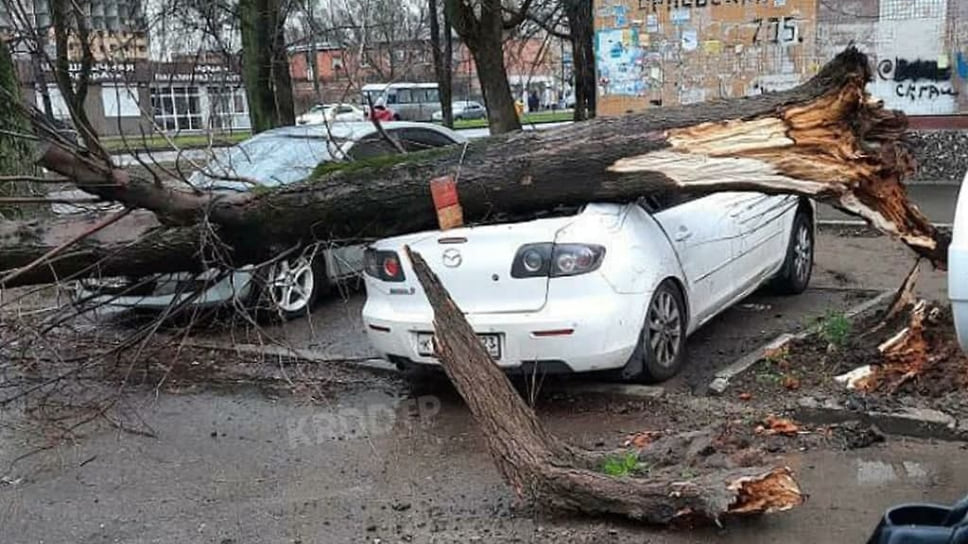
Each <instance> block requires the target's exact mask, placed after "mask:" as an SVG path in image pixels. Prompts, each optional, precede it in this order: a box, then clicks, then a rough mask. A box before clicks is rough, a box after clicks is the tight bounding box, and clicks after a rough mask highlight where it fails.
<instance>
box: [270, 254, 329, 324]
mask: <svg viewBox="0 0 968 544" xmlns="http://www.w3.org/2000/svg"><path fill="white" fill-rule="evenodd" d="M258 285H259V288H258V289H257V290H256V291H257V299H256V308H257V309H258V310H260V311H262V312H263V313H265V314H266V315H267V316H269V317H271V318H273V319H277V320H280V321H289V320H292V319H298V318H301V317H305V316H307V315H309V314H310V313H311V312H312V310H313V308H314V307H315V306H316V302H317V301H318V300H319V297H321V296H323V295H324V294H326V293H327V292H329V288H330V285H329V278H328V277H327V275H326V264H325V259H324V258H323V255H322V251H320V250H316V251H311V250H308V249H307V250H305V251H303V252H302V253H298V254H293V255H290V256H287V257H283V258H280V259H279V260H277V261H275V262H273V263H272V264H270V265H267V266H266V267H264V269H263V270H262V271H260V273H259V281H258Z"/></svg>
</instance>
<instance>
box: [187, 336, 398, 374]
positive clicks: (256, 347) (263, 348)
mask: <svg viewBox="0 0 968 544" xmlns="http://www.w3.org/2000/svg"><path fill="white" fill-rule="evenodd" d="M184 345H186V346H190V347H195V348H202V349H217V350H220V351H234V352H236V353H248V354H254V355H271V356H274V357H290V358H292V359H299V360H301V361H305V362H309V363H329V364H338V365H347V366H352V367H355V368H364V369H367V370H374V371H377V372H392V373H394V374H396V373H398V371H397V367H396V366H395V365H393V364H392V363H390V362H387V361H384V360H383V359H379V358H376V357H338V356H333V355H330V354H326V353H323V352H319V351H316V350H312V349H299V348H287V347H283V346H276V345H260V344H224V343H222V342H209V341H205V340H190V341H188V342H185V344H184Z"/></svg>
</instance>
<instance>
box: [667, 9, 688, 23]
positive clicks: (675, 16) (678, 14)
mask: <svg viewBox="0 0 968 544" xmlns="http://www.w3.org/2000/svg"><path fill="white" fill-rule="evenodd" d="M669 20H670V21H672V24H674V25H681V24H685V23H688V22H689V10H688V9H686V8H678V9H674V10H672V13H671V14H670V15H669Z"/></svg>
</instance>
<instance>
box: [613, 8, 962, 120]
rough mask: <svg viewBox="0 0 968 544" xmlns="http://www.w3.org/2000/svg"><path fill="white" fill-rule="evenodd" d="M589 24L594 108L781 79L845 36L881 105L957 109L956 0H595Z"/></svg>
mask: <svg viewBox="0 0 968 544" xmlns="http://www.w3.org/2000/svg"><path fill="white" fill-rule="evenodd" d="M595 28H596V32H595V52H596V68H597V77H598V94H599V97H598V108H599V113H601V114H606V115H607V114H620V113H624V112H628V111H640V110H643V109H646V108H649V107H655V106H662V105H677V104H689V103H693V102H699V101H703V100H711V99H717V98H728V97H737V96H747V95H751V94H758V93H763V92H770V91H777V90H783V89H788V88H790V87H793V86H795V85H798V84H800V83H802V82H804V81H806V80H807V79H809V78H810V77H811V76H813V75H814V74H816V73H817V71H818V70H819V68H820V67H821V66H822V65H823V64H824V63H825V62H827V61H828V60H830V59H831V58H832V57H833V56H834V55H836V54H837V53H838V52H839V51H841V50H843V49H844V48H845V47H846V46H847V45H849V44H851V43H853V44H855V45H856V46H857V47H858V48H860V49H861V50H862V51H864V52H865V53H867V54H868V55H869V56H870V58H871V61H872V69H873V72H874V74H875V75H874V78H875V79H874V81H872V82H871V84H870V86H869V91H870V92H871V94H872V95H874V96H876V97H877V98H880V99H882V100H884V102H885V104H886V105H887V106H888V107H890V108H894V109H899V110H902V111H904V112H906V113H907V114H909V115H911V116H948V115H955V114H964V113H968V98H966V97H965V96H963V95H964V92H965V91H968V89H966V88H965V83H966V82H968V57H965V56H964V54H963V53H962V50H963V48H964V46H965V41H966V39H968V2H964V1H963V0H834V1H830V0H596V1H595Z"/></svg>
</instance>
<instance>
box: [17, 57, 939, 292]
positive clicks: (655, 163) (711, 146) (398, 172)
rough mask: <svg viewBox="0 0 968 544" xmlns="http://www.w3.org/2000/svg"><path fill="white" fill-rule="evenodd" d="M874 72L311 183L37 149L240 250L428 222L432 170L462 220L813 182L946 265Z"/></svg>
mask: <svg viewBox="0 0 968 544" xmlns="http://www.w3.org/2000/svg"><path fill="white" fill-rule="evenodd" d="M870 75H871V73H870V68H869V66H868V61H867V58H866V56H864V55H863V54H862V53H860V52H858V51H857V50H856V49H853V48H849V49H847V50H846V51H844V52H843V53H841V54H840V55H838V56H837V57H836V58H835V59H834V60H833V61H831V62H830V63H829V64H828V65H826V66H825V67H824V68H823V69H822V70H821V71H820V73H819V74H818V75H817V76H815V77H814V78H813V79H811V80H810V81H809V82H807V83H805V84H804V85H801V86H800V87H797V88H795V89H792V90H789V91H784V92H778V93H772V94H765V95H759V96H755V97H748V98H737V99H727V100H719V101H713V102H707V103H702V104H695V105H689V106H681V107H670V108H654V109H650V110H648V111H646V112H644V113H639V114H634V115H626V116H623V117H615V118H600V119H594V120H591V121H587V122H583V123H576V124H573V125H570V126H567V127H562V128H559V129H555V130H548V131H529V132H518V133H514V134H509V135H502V136H496V137H492V138H488V139H485V140H480V141H476V142H473V143H470V144H468V145H466V146H454V147H450V148H442V149H434V150H428V151H425V152H420V153H411V154H407V155H399V156H392V157H383V158H376V159H369V160H362V161H356V162H350V163H332V164H326V165H323V166H322V167H321V168H319V169H317V172H316V173H315V174H314V175H313V176H311V178H310V179H308V180H306V181H304V182H301V183H297V184H293V185H289V186H285V187H278V188H272V189H266V190H258V191H252V192H249V193H244V194H235V195H231V196H224V195H215V194H210V193H204V192H194V193H192V192H177V191H172V190H171V189H170V188H166V187H163V186H162V185H161V184H156V183H152V182H151V181H149V180H143V179H137V178H132V177H131V176H129V175H128V173H127V172H124V171H119V170H117V169H114V168H111V167H110V166H107V167H106V166H104V165H97V164H91V158H90V157H87V158H85V160H79V159H78V158H77V157H75V156H72V155H70V154H66V153H64V152H62V151H60V150H58V149H55V148H54V147H51V148H49V149H48V150H47V152H46V153H44V155H43V159H42V160H41V164H42V165H43V166H45V167H47V168H49V169H50V170H53V171H54V172H57V173H59V174H61V175H63V176H66V177H69V178H71V179H75V180H78V185H79V186H80V187H81V188H82V189H84V190H85V191H88V192H90V193H92V194H95V195H98V196H101V197H103V198H105V199H110V200H117V201H120V202H123V203H124V204H125V205H127V206H129V207H133V208H144V209H148V210H151V211H153V212H155V213H156V215H157V216H158V217H159V220H160V221H161V222H163V223H165V224H167V225H183V226H184V225H197V224H200V223H205V224H211V225H215V226H217V227H219V229H220V230H219V235H220V237H221V239H222V240H223V241H224V242H225V243H226V244H228V245H229V246H231V247H232V248H234V250H235V251H234V258H235V259H236V260H237V261H239V262H251V261H253V260H257V259H259V258H264V257H266V256H267V254H269V253H270V251H269V249H271V248H273V246H278V245H279V244H282V245H285V246H287V247H288V246H290V245H291V244H292V243H294V242H296V241H299V240H303V241H309V240H347V241H348V240H354V239H360V238H367V237H383V236H389V235H393V234H400V233H406V232H413V231H417V230H422V229H426V228H433V227H435V226H436V216H435V213H434V209H433V204H432V199H431V197H430V188H429V185H428V181H429V180H431V179H434V178H437V177H441V176H444V175H454V176H455V177H456V178H457V179H458V180H459V183H458V190H459V194H460V201H461V204H462V206H463V210H464V217H465V220H466V221H467V222H468V223H480V222H495V221H501V220H507V219H513V218H514V217H515V216H517V215H518V214H527V213H533V212H535V211H540V210H549V209H552V208H554V207H556V206H559V205H579V204H583V203H586V202H590V201H608V202H627V201H630V200H634V199H636V198H637V197H640V196H644V195H648V194H654V193H661V192H665V191H688V192H694V193H711V192H717V191H733V190H751V191H762V192H767V193H795V194H801V195H807V196H810V197H813V198H816V199H817V200H820V201H824V202H827V203H830V204H832V205H834V206H836V207H838V208H840V209H842V210H844V211H847V212H849V213H851V214H854V215H858V216H860V217H862V218H864V219H865V220H867V221H868V222H870V223H871V224H872V225H873V226H875V227H877V228H878V229H880V230H882V231H884V232H886V233H888V234H891V235H892V236H895V237H897V238H899V239H900V240H902V241H903V242H904V243H906V244H908V245H909V246H910V247H911V248H912V249H913V250H914V251H916V252H917V253H918V254H919V255H921V256H923V257H926V258H927V259H929V260H931V262H932V263H934V264H935V265H936V266H939V267H943V266H944V265H945V260H946V248H947V245H948V240H947V238H946V237H945V236H944V235H942V234H940V233H939V232H937V231H936V230H935V229H934V228H933V227H932V226H931V224H930V223H929V222H928V221H927V220H926V219H925V217H924V216H923V215H922V214H921V213H920V212H919V211H918V210H917V208H916V207H914V206H912V205H911V204H910V203H909V202H908V201H907V197H906V192H905V189H904V186H903V184H902V183H901V180H902V179H903V178H904V177H905V176H907V175H909V174H911V173H912V172H913V169H914V164H913V159H912V156H911V153H910V152H909V151H908V150H907V149H906V148H905V146H904V145H903V143H902V142H901V136H902V134H903V131H904V130H905V128H906V123H907V122H906V119H905V117H904V115H903V114H902V113H900V112H894V111H888V110H884V109H883V107H882V105H881V104H880V103H878V102H875V101H873V100H872V99H871V98H870V97H869V95H867V94H866V91H865V85H866V83H867V81H868V80H869V78H870ZM9 249H10V248H9V246H8V244H6V243H3V242H0V262H3V263H7V262H12V261H8V260H7V259H6V258H5V257H6V252H7V251H9ZM37 250H38V251H40V250H41V248H40V247H37ZM4 267H6V264H5V265H4ZM50 270H51V271H52V272H57V270H56V267H54V268H50ZM35 279H36V278H35Z"/></svg>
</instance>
